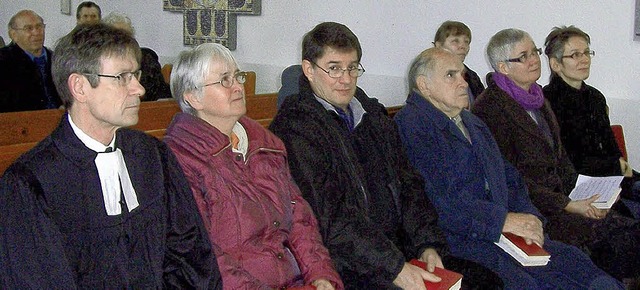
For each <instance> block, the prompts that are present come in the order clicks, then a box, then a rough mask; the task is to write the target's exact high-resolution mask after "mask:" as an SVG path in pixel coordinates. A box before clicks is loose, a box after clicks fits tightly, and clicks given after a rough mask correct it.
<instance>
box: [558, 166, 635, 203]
mask: <svg viewBox="0 0 640 290" xmlns="http://www.w3.org/2000/svg"><path fill="white" fill-rule="evenodd" d="M623 178H624V176H605V177H592V176H586V175H582V174H580V175H578V180H577V181H576V187H575V188H573V190H572V191H571V193H570V194H569V198H570V199H571V200H583V199H587V198H590V197H592V196H594V195H596V194H600V197H599V198H598V199H597V200H596V201H595V202H593V203H592V205H593V206H594V207H595V208H599V209H610V208H611V206H612V205H613V204H614V203H615V202H616V201H617V200H618V196H619V195H620V191H621V190H622V189H621V188H620V183H621V182H622V179H623Z"/></svg>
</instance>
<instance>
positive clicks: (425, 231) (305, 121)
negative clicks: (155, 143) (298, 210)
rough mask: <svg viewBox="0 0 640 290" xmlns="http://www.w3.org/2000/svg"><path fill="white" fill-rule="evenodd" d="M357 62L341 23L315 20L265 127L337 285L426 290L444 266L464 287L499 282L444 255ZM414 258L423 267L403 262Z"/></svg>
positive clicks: (391, 128) (418, 184)
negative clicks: (287, 91)
mask: <svg viewBox="0 0 640 290" xmlns="http://www.w3.org/2000/svg"><path fill="white" fill-rule="evenodd" d="M361 58H362V49H361V46H360V42H359V41H358V38H357V37H356V36H355V35H354V34H353V32H352V31H351V30H350V29H349V28H347V27H346V26H344V25H342V24H339V23H334V22H325V23H321V24H319V25H317V26H316V27H315V28H314V29H313V30H311V31H310V32H308V33H307V34H306V35H305V37H304V39H303V42H302V72H303V75H301V76H300V80H299V83H300V92H299V93H298V94H297V95H290V96H288V97H287V98H286V99H285V101H284V103H283V104H282V106H281V107H280V110H279V111H278V114H277V115H276V117H275V118H274V120H273V122H272V123H271V125H270V129H271V130H272V131H273V132H274V133H275V134H276V135H278V136H279V137H280V138H281V139H282V141H284V143H285V146H286V148H287V151H288V153H289V166H290V167H291V173H292V175H293V178H294V180H295V181H296V183H297V184H298V186H299V187H300V190H301V191H302V194H303V197H304V198H305V199H306V200H307V201H308V202H309V204H310V205H311V207H312V208H313V210H314V213H315V214H316V217H317V219H318V222H319V224H320V233H321V234H322V238H323V241H324V243H325V245H326V247H327V248H328V249H329V252H330V254H331V258H332V259H333V261H334V263H335V265H336V269H337V270H338V273H339V274H340V276H341V277H342V279H343V282H344V283H345V287H346V288H347V289H387V288H396V287H400V288H405V289H406V288H410V289H425V288H424V287H425V285H424V280H430V281H434V282H437V281H440V278H439V277H437V276H435V275H434V274H432V273H430V272H432V271H433V268H434V267H435V266H439V267H442V266H443V265H444V266H445V267H447V268H449V269H452V270H454V271H457V272H463V274H464V275H465V278H464V279H463V283H465V284H466V283H467V282H469V283H470V284H469V285H478V286H479V287H480V288H482V289H492V288H494V287H495V288H499V287H500V285H501V284H502V281H501V280H500V279H499V278H498V277H497V276H496V275H495V274H494V273H493V272H491V271H489V270H487V269H485V268H483V267H482V266H479V265H477V264H474V263H472V262H469V261H464V260H460V259H456V258H452V257H448V256H447V245H446V240H445V238H444V235H443V233H442V231H441V230H440V228H438V225H437V213H436V212H435V209H434V207H433V206H432V205H431V204H430V203H429V201H428V200H427V199H426V196H425V195H424V193H423V181H422V179H421V177H420V175H419V173H418V172H416V171H415V170H413V169H412V168H411V166H410V165H409V163H408V160H407V157H406V155H405V154H404V152H403V149H402V143H401V141H400V139H399V136H398V131H397V129H396V127H395V124H394V122H393V120H391V119H390V118H389V117H388V116H387V113H386V110H385V108H384V106H383V105H382V104H380V103H379V102H378V101H377V100H376V99H373V98H370V97H368V96H367V95H366V93H365V92H364V91H363V90H362V89H360V88H358V87H357V86H356V84H357V81H358V77H360V76H362V74H363V73H364V71H365V70H364V68H363V67H362V65H361V63H360V61H361ZM414 258H415V259H421V260H422V261H424V262H426V263H427V265H428V266H427V268H428V269H429V271H425V270H423V269H421V268H418V267H416V266H413V265H411V264H409V263H407V262H408V261H409V260H410V259H414ZM480 277H482V278H480ZM476 278H478V279H476Z"/></svg>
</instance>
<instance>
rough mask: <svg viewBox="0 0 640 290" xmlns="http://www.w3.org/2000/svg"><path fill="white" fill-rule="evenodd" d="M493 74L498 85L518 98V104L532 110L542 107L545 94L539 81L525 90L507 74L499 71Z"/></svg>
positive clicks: (515, 98)
mask: <svg viewBox="0 0 640 290" xmlns="http://www.w3.org/2000/svg"><path fill="white" fill-rule="evenodd" d="M492 76H493V81H494V82H495V83H496V85H498V87H499V88H501V89H502V90H503V91H505V92H507V94H509V96H511V97H512V98H513V99H514V100H516V102H518V104H520V106H522V107H523V108H524V109H525V110H527V111H531V110H535V109H540V108H541V107H542V104H543V103H544V95H543V94H542V89H541V88H540V85H538V84H537V83H533V84H532V85H531V87H530V88H529V91H525V90H523V89H522V88H521V87H519V86H517V85H516V84H515V83H514V82H513V81H512V80H511V79H509V78H508V77H507V76H505V75H503V74H501V73H499V72H494V73H493V74H492Z"/></svg>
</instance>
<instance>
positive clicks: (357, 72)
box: [309, 61, 364, 79]
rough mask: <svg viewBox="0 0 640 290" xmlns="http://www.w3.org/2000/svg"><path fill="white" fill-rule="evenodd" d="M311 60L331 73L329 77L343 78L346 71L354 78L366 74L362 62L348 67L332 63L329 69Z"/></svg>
mask: <svg viewBox="0 0 640 290" xmlns="http://www.w3.org/2000/svg"><path fill="white" fill-rule="evenodd" d="M309 62H311V63H312V64H314V65H315V66H317V67H318V68H320V69H321V70H322V71H323V72H326V73H327V74H328V75H329V77H331V78H334V79H337V78H341V77H342V76H343V75H344V72H345V71H349V76H351V77H353V78H357V77H360V76H362V74H364V67H362V64H358V65H352V66H349V67H348V68H341V67H339V66H337V65H332V66H330V67H329V70H326V69H323V68H322V67H321V66H319V65H318V64H317V63H315V62H313V61H309Z"/></svg>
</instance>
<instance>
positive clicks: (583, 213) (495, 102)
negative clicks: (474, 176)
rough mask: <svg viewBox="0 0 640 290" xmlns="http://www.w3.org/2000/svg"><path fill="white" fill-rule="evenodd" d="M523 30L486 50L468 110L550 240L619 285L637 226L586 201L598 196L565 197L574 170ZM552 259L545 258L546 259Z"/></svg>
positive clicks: (631, 270)
mask: <svg viewBox="0 0 640 290" xmlns="http://www.w3.org/2000/svg"><path fill="white" fill-rule="evenodd" d="M541 52H542V50H541V49H540V48H537V47H536V46H535V44H534V42H533V40H532V39H531V36H529V34H528V33H526V32H524V31H522V30H519V29H513V28H511V29H505V30H502V31H500V32H498V33H496V34H495V35H494V36H493V37H491V39H490V40H489V44H488V45H487V56H488V58H489V62H490V63H491V66H492V67H493V69H494V70H495V72H493V73H490V74H489V75H488V76H487V84H488V88H487V89H486V90H485V91H484V92H483V93H482V94H481V95H480V97H479V98H478V99H477V100H476V103H475V106H474V107H473V108H472V112H473V113H474V114H476V115H477V116H478V117H480V118H481V119H482V120H483V121H484V122H485V123H486V124H487V125H488V127H489V128H490V130H491V132H492V134H493V136H494V137H495V139H496V141H497V143H498V146H499V147H500V151H501V152H502V155H504V157H505V158H506V159H507V160H508V161H509V162H511V163H512V164H513V165H515V167H516V168H517V169H518V171H519V172H520V174H521V175H522V177H523V178H524V180H525V182H526V184H527V187H528V190H529V196H530V197H531V200H532V202H533V204H534V205H535V206H536V207H537V208H538V209H539V210H540V212H541V213H542V214H543V215H544V217H545V218H546V219H547V226H546V227H545V229H546V230H547V233H548V234H549V236H550V237H551V239H554V240H558V241H562V242H565V243H568V244H571V245H574V246H577V247H578V248H581V249H583V250H584V251H585V252H587V253H588V254H589V255H590V257H591V259H592V260H593V261H594V263H595V264H596V265H597V266H599V267H600V268H602V269H603V270H605V271H606V272H608V273H609V274H611V275H612V276H614V277H616V278H618V279H620V280H622V279H623V278H632V277H637V276H638V272H639V271H640V223H638V222H637V221H636V220H634V219H631V218H627V217H623V216H621V215H620V214H619V213H618V211H617V210H616V209H615V208H616V207H617V206H623V205H622V204H620V203H617V204H616V205H614V208H613V209H611V210H606V209H598V208H596V207H594V205H593V204H592V203H593V202H594V201H595V200H596V199H597V198H598V197H599V196H598V195H596V196H594V197H592V198H589V199H585V200H571V199H570V198H569V193H570V192H571V190H572V189H573V187H574V186H575V184H576V179H577V173H576V171H575V169H574V167H573V165H572V163H571V161H570V159H569V157H568V155H567V153H566V151H565V149H564V148H563V146H562V142H561V139H560V129H559V127H558V122H557V121H556V117H555V115H554V114H553V111H552V109H551V106H550V105H549V102H548V101H546V100H545V98H544V95H543V92H542V88H541V87H540V85H538V84H537V83H536V81H537V80H538V79H539V78H540V69H541V63H540V53H541ZM552 259H553V258H552Z"/></svg>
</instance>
